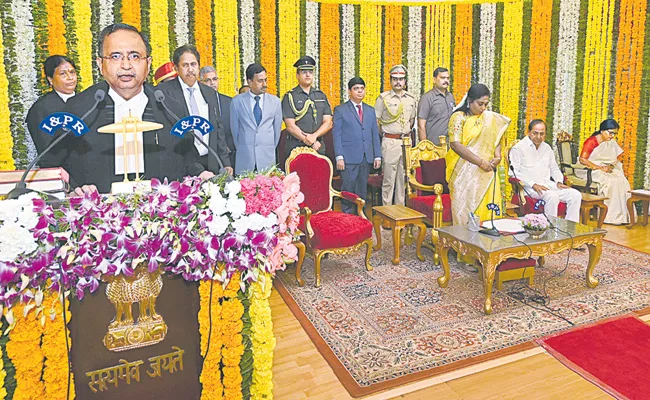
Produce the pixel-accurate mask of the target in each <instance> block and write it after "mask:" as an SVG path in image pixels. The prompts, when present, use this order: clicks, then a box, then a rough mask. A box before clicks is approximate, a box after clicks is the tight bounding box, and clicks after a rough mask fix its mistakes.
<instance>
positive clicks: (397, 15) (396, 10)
mask: <svg viewBox="0 0 650 400" xmlns="http://www.w3.org/2000/svg"><path fill="white" fill-rule="evenodd" d="M384 10H385V20H386V25H385V29H386V31H385V32H384V69H385V71H384V85H383V87H384V88H383V90H384V91H385V90H390V88H391V86H390V73H389V71H390V68H392V66H393V65H396V64H403V63H404V60H402V6H386V7H385V8H384Z"/></svg>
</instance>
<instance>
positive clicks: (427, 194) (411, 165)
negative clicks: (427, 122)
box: [402, 136, 452, 264]
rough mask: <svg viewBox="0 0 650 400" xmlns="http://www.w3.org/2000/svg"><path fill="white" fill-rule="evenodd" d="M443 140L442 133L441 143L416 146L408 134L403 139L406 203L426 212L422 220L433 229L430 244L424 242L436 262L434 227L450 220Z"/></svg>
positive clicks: (445, 150) (445, 147) (421, 142)
mask: <svg viewBox="0 0 650 400" xmlns="http://www.w3.org/2000/svg"><path fill="white" fill-rule="evenodd" d="M445 139H446V138H445V137H444V136H441V137H440V146H438V145H435V144H433V142H431V141H429V140H422V141H420V142H419V143H418V144H417V146H413V145H412V142H411V138H410V137H406V138H404V139H402V140H403V142H404V171H405V172H406V176H407V178H408V186H407V189H406V191H407V194H408V199H407V204H406V205H407V206H408V207H409V208H412V209H414V210H416V211H419V212H421V213H422V214H424V215H426V218H425V222H427V223H428V224H429V225H431V226H432V227H433V228H434V229H433V230H432V231H431V243H425V244H424V245H425V246H426V247H428V248H430V249H431V250H432V251H433V253H434V257H433V259H434V263H436V264H437V263H438V253H437V252H436V244H437V242H438V232H437V231H436V230H435V228H439V227H441V226H443V225H450V224H451V223H452V218H451V198H450V197H449V188H448V185H447V181H446V176H445V173H446V172H445V165H446V164H445V160H444V158H445V155H446V154H447V141H446V140H445ZM425 170H426V171H425ZM445 189H446V193H445Z"/></svg>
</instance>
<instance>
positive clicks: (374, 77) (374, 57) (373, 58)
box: [359, 4, 401, 104]
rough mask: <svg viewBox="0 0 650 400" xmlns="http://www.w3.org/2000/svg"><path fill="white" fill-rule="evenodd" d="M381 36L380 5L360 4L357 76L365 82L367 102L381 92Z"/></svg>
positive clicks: (373, 99)
mask: <svg viewBox="0 0 650 400" xmlns="http://www.w3.org/2000/svg"><path fill="white" fill-rule="evenodd" d="M381 36H382V24H381V6H375V5H365V4H363V5H361V16H360V18H359V76H360V77H361V78H363V80H364V81H365V82H366V98H365V101H366V102H367V103H368V104H374V102H375V100H376V99H377V96H379V94H380V93H381V46H380V45H379V44H380V43H381ZM400 46H401V45H400Z"/></svg>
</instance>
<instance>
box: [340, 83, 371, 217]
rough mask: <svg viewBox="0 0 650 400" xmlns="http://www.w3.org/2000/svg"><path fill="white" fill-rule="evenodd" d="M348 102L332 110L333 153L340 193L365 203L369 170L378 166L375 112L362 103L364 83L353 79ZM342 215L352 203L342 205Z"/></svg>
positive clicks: (349, 87) (351, 209) (348, 211)
mask: <svg viewBox="0 0 650 400" xmlns="http://www.w3.org/2000/svg"><path fill="white" fill-rule="evenodd" d="M348 89H349V90H348V93H349V97H350V100H348V101H347V102H345V103H343V104H341V105H340V106H338V107H336V108H334V128H333V129H332V133H333V136H334V153H335V156H336V169H338V170H339V171H341V180H342V182H341V183H342V184H341V190H342V191H345V192H352V193H355V194H357V195H358V196H359V197H361V198H362V199H364V200H365V199H366V194H367V192H368V175H369V173H370V168H371V167H374V168H375V169H377V168H379V167H380V166H381V146H380V144H379V129H378V127H377V121H376V119H377V117H376V115H375V109H374V108H372V107H371V106H369V105H368V104H366V103H364V102H363V98H364V97H365V96H366V83H365V82H364V80H363V79H361V78H358V77H355V78H352V79H350V82H348ZM341 209H342V210H343V212H346V213H348V214H353V213H355V211H356V208H355V205H354V203H351V202H348V201H346V200H344V201H343V203H342V205H341Z"/></svg>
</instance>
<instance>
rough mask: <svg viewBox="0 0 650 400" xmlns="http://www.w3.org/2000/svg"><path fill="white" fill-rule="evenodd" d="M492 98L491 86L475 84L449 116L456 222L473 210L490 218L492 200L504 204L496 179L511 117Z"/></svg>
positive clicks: (451, 191)
mask: <svg viewBox="0 0 650 400" xmlns="http://www.w3.org/2000/svg"><path fill="white" fill-rule="evenodd" d="M489 102H490V90H489V89H488V88H487V87H486V86H485V85H483V84H480V83H477V84H474V85H472V86H471V87H470V89H469V91H468V92H467V95H466V96H465V98H464V99H463V101H461V104H460V105H459V106H458V107H457V108H456V110H455V112H454V113H453V114H452V115H451V118H450V120H449V141H450V147H451V149H450V151H449V152H448V153H447V156H446V157H445V159H446V162H447V182H448V183H449V194H450V197H451V212H452V218H453V222H454V225H466V224H468V223H469V216H470V213H474V214H475V215H478V216H479V218H480V219H481V221H485V220H486V219H490V214H491V211H490V210H488V208H487V206H488V204H489V203H495V204H497V205H499V207H501V204H502V201H501V185H500V184H499V182H498V181H497V182H494V180H495V179H498V175H497V174H495V171H496V169H497V166H498V165H499V163H500V162H501V139H502V137H503V134H504V133H505V131H506V129H507V128H508V125H509V124H510V119H509V118H508V117H505V116H503V115H501V114H497V113H494V112H492V111H488V110H486V108H487V105H488V103H489ZM463 261H465V260H463Z"/></svg>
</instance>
